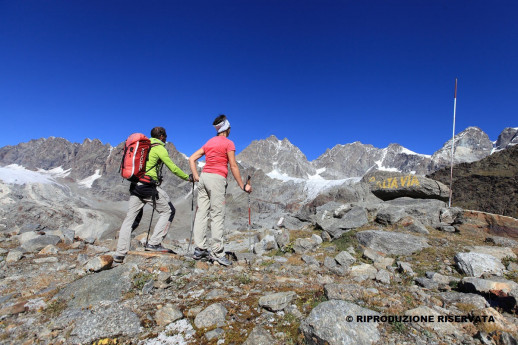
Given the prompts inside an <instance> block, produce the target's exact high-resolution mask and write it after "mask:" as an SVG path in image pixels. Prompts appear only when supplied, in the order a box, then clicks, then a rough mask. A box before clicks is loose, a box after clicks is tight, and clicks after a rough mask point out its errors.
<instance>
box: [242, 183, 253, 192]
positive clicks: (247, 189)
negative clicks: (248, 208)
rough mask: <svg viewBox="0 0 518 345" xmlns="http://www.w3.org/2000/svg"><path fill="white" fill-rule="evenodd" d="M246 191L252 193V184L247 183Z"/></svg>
mask: <svg viewBox="0 0 518 345" xmlns="http://www.w3.org/2000/svg"><path fill="white" fill-rule="evenodd" d="M244 191H245V192H247V193H248V194H250V193H252V186H251V185H249V184H245V188H244Z"/></svg>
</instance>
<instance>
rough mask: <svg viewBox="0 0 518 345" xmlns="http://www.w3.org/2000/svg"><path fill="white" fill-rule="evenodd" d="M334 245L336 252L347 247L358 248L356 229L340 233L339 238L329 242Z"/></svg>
mask: <svg viewBox="0 0 518 345" xmlns="http://www.w3.org/2000/svg"><path fill="white" fill-rule="evenodd" d="M330 243H331V244H332V245H334V246H335V247H336V250H337V251H338V252H343V251H346V250H347V248H349V247H351V246H352V247H354V248H358V239H357V238H356V231H353V230H351V231H348V232H345V233H343V234H342V236H340V237H339V238H337V239H335V240H333V241H332V242H330Z"/></svg>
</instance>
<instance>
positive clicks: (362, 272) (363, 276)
mask: <svg viewBox="0 0 518 345" xmlns="http://www.w3.org/2000/svg"><path fill="white" fill-rule="evenodd" d="M376 273H378V270H377V269H376V268H375V267H374V266H372V265H369V264H361V265H357V266H352V267H351V270H350V271H349V275H350V276H351V277H353V278H358V280H359V281H363V280H367V279H374V278H376Z"/></svg>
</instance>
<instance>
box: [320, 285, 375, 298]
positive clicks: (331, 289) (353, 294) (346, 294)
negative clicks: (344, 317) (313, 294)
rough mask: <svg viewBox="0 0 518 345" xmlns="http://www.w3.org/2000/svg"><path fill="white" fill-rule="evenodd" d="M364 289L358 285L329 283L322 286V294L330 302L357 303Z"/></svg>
mask: <svg viewBox="0 0 518 345" xmlns="http://www.w3.org/2000/svg"><path fill="white" fill-rule="evenodd" d="M364 289H365V288H364V287H363V286H361V285H358V284H337V283H330V284H325V285H324V293H325V295H326V297H327V299H330V300H331V299H337V300H345V301H357V300H359V299H361V298H362V294H363V291H364Z"/></svg>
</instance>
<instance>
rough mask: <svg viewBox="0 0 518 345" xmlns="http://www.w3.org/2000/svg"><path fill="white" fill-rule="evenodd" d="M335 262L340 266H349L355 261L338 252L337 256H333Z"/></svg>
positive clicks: (346, 254) (350, 256)
mask: <svg viewBox="0 0 518 345" xmlns="http://www.w3.org/2000/svg"><path fill="white" fill-rule="evenodd" d="M335 260H336V262H338V263H339V264H340V265H342V266H351V265H352V264H354V263H355V262H356V259H355V258H354V257H353V256H352V255H351V254H349V253H348V252H345V251H343V252H340V253H339V254H338V255H337V256H335Z"/></svg>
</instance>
